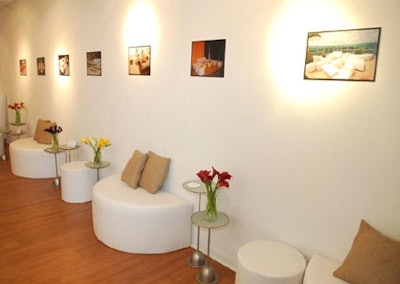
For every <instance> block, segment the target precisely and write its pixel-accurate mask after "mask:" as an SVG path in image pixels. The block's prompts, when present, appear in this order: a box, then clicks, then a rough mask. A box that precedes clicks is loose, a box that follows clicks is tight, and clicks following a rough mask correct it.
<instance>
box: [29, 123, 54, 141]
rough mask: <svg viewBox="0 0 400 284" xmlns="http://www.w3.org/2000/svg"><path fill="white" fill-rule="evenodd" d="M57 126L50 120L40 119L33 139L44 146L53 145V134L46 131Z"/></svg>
mask: <svg viewBox="0 0 400 284" xmlns="http://www.w3.org/2000/svg"><path fill="white" fill-rule="evenodd" d="M53 125H55V123H54V122H51V121H50V120H43V119H40V118H39V119H38V121H37V123H36V129H35V133H34V135H33V139H35V140H36V141H37V142H38V143H42V144H51V134H50V133H49V132H47V131H44V130H45V129H46V128H49V127H50V126H53Z"/></svg>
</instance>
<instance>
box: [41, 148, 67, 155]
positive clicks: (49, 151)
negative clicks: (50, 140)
mask: <svg viewBox="0 0 400 284" xmlns="http://www.w3.org/2000/svg"><path fill="white" fill-rule="evenodd" d="M44 151H45V152H47V153H51V154H56V153H62V152H64V150H63V149H61V148H58V150H57V151H54V149H53V148H52V147H49V148H46V149H44Z"/></svg>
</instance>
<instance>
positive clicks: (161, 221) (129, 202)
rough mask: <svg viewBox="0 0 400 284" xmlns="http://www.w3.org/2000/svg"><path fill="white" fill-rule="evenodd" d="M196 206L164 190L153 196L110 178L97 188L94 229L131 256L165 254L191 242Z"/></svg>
mask: <svg viewBox="0 0 400 284" xmlns="http://www.w3.org/2000/svg"><path fill="white" fill-rule="evenodd" d="M192 208H193V204H192V203H190V202H189V201H187V200H185V199H183V198H181V197H179V196H177V195H175V194H173V193H169V192H166V191H164V190H160V191H158V192H157V193H155V194H151V193H149V192H147V191H146V190H144V189H142V188H137V189H133V188H131V187H129V186H128V185H127V184H126V183H125V182H123V181H121V174H116V175H111V176H108V177H106V178H104V179H102V180H101V181H99V182H97V183H96V184H95V186H94V188H93V195H92V210H93V212H92V213H93V214H92V215H93V228H94V232H95V235H96V237H97V238H98V239H99V240H100V241H101V242H103V243H104V244H105V245H107V246H109V247H111V248H114V249H117V250H120V251H124V252H129V253H149V254H150V253H165V252H170V251H175V250H178V249H182V248H186V247H189V246H190V243H191V227H192V226H191V221H190V216H191V214H192Z"/></svg>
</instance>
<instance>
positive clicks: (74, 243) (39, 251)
mask: <svg viewBox="0 0 400 284" xmlns="http://www.w3.org/2000/svg"><path fill="white" fill-rule="evenodd" d="M6 148H7V147H6ZM6 152H8V150H6ZM192 251H193V249H191V248H187V249H183V250H180V251H177V252H172V253H167V254H157V255H138V254H128V253H124V252H119V251H116V250H113V249H111V248H108V247H107V246H105V245H103V244H102V243H101V242H99V241H98V240H97V239H96V237H95V235H94V233H93V229H92V219H91V202H87V203H83V204H70V203H66V202H63V201H62V200H61V198H60V189H59V188H57V187H54V186H53V185H52V179H25V178H19V177H16V176H14V175H13V174H12V173H11V170H10V160H6V161H2V160H1V161H0V283H7V284H8V283H138V284H142V283H144V284H146V283H149V284H150V283H151V284H154V283H165V284H169V283H179V284H190V283H197V282H196V281H195V275H196V273H197V272H198V270H197V269H193V268H190V267H188V266H187V265H186V259H187V258H188V257H189V256H190V255H191V253H192ZM211 264H212V266H213V267H214V269H215V270H216V271H217V273H218V274H219V276H220V281H219V283H221V284H228V283H229V284H232V283H234V279H235V274H234V272H233V271H231V270H229V269H228V268H226V267H224V266H222V265H220V264H219V263H216V262H215V261H213V260H211Z"/></svg>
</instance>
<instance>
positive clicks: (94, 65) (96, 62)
mask: <svg viewBox="0 0 400 284" xmlns="http://www.w3.org/2000/svg"><path fill="white" fill-rule="evenodd" d="M86 74H87V75H88V76H101V51H90V52H86Z"/></svg>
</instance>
